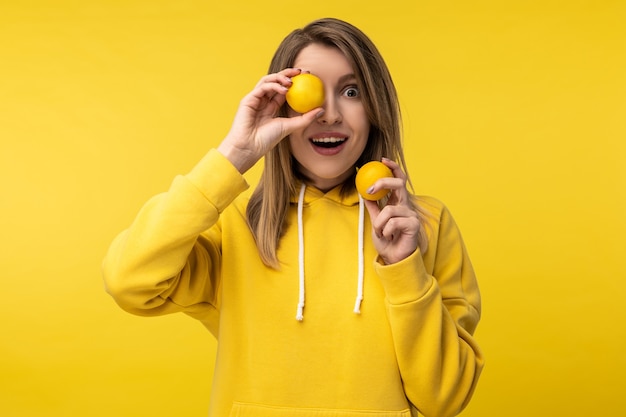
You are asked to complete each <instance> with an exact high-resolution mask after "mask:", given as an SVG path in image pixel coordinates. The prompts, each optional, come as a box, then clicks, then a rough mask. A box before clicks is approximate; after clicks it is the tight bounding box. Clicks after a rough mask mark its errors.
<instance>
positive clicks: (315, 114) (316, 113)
mask: <svg viewBox="0 0 626 417" xmlns="http://www.w3.org/2000/svg"><path fill="white" fill-rule="evenodd" d="M323 114H324V109H322V108H321V107H317V108H315V109H313V110H311V111H308V112H306V113H304V114H301V115H300V116H295V117H289V118H287V119H285V121H284V122H283V126H284V128H285V131H286V133H287V134H291V132H293V131H295V130H298V129H302V128H304V127H307V126H308V125H310V124H311V123H313V122H314V121H315V120H316V119H317V118H319V117H321V116H322V115H323Z"/></svg>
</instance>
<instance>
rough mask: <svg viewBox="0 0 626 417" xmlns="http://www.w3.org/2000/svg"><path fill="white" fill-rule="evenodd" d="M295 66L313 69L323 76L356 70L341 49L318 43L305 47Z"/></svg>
mask: <svg viewBox="0 0 626 417" xmlns="http://www.w3.org/2000/svg"><path fill="white" fill-rule="evenodd" d="M293 66H294V68H300V69H302V70H305V71H311V73H313V74H315V75H317V76H318V77H321V78H325V77H341V76H344V75H346V74H352V73H353V72H354V71H353V68H352V66H351V65H350V62H349V61H348V59H347V58H346V57H345V55H344V54H343V53H342V52H341V51H340V50H339V49H337V48H335V47H332V46H327V45H322V44H317V43H314V44H311V45H308V46H306V47H305V48H303V49H302V50H301V51H300V53H299V54H298V56H297V57H296V60H295V62H294V65H293Z"/></svg>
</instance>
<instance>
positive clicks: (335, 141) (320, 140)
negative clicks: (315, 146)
mask: <svg viewBox="0 0 626 417" xmlns="http://www.w3.org/2000/svg"><path fill="white" fill-rule="evenodd" d="M345 140H346V139H345V138H319V139H313V142H315V143H337V142H343V141H345Z"/></svg>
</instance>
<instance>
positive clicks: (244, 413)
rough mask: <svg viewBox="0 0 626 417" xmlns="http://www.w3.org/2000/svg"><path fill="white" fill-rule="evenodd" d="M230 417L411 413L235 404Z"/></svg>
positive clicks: (407, 416) (399, 416) (400, 416)
mask: <svg viewBox="0 0 626 417" xmlns="http://www.w3.org/2000/svg"><path fill="white" fill-rule="evenodd" d="M230 417H411V411H410V410H409V409H408V408H407V409H406V410H400V411H390V410H346V409H334V408H332V409H331V408H292V407H278V406H271V405H261V404H248V403H240V402H235V403H234V404H233V408H232V409H231V411H230Z"/></svg>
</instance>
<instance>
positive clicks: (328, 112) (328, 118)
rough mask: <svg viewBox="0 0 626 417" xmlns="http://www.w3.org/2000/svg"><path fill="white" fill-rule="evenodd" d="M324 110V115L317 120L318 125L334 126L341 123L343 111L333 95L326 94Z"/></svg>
mask: <svg viewBox="0 0 626 417" xmlns="http://www.w3.org/2000/svg"><path fill="white" fill-rule="evenodd" d="M322 108H323V109H324V114H322V115H321V116H320V117H319V118H318V119H317V121H318V123H321V124H324V125H332V124H335V123H339V122H341V119H342V118H341V110H340V108H339V104H338V103H337V100H336V99H335V98H334V97H333V96H332V95H329V94H326V100H324V104H323V105H322Z"/></svg>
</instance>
